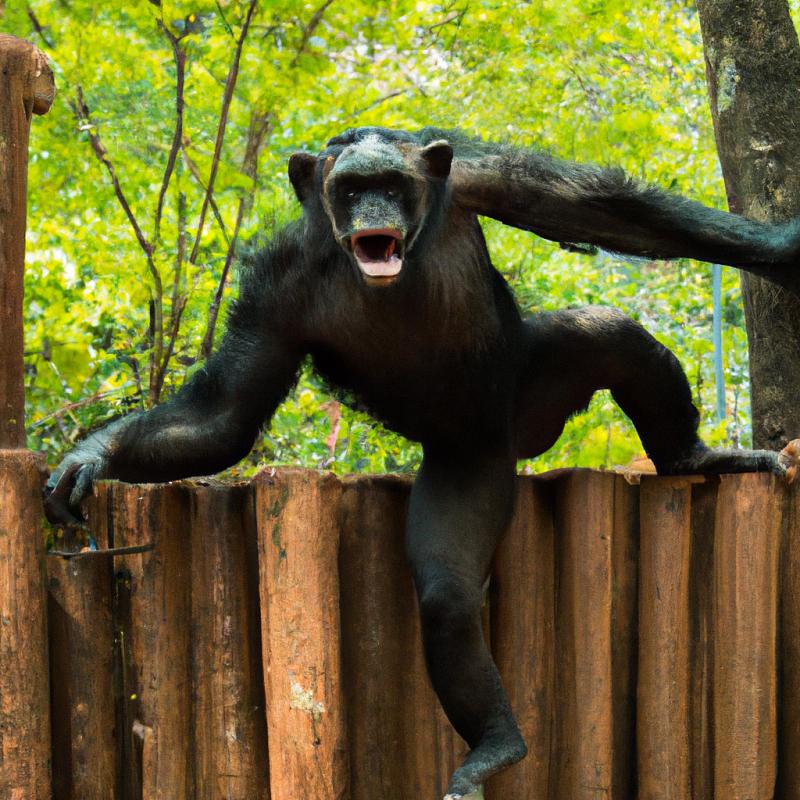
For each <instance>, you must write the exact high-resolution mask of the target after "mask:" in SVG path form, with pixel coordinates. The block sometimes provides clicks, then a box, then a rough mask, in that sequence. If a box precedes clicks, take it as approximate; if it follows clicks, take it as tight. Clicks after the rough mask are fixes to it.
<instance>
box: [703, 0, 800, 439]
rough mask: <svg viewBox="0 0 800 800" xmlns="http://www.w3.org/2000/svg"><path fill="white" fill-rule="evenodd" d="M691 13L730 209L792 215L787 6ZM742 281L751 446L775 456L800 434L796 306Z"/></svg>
mask: <svg viewBox="0 0 800 800" xmlns="http://www.w3.org/2000/svg"><path fill="white" fill-rule="evenodd" d="M697 9H698V12H699V15H700V24H701V27H702V31H703V41H704V43H705V53H706V74H707V78H708V86H709V95H710V99H711V114H712V116H713V119H714V130H715V133H716V139H717V150H718V152H719V158H720V162H721V164H722V172H723V175H724V177H725V188H726V190H727V194H728V204H729V206H730V209H731V211H734V212H736V213H738V214H743V215H744V216H747V217H752V218H753V219H758V220H765V221H766V220H772V221H777V220H785V219H788V218H790V217H793V216H797V215H798V214H800V168H798V165H800V136H799V135H798V133H797V132H798V130H800V44H798V39H797V32H796V31H795V28H794V25H793V24H792V20H791V17H790V16H789V7H788V5H787V3H786V0H698V1H697ZM798 269H800V264H799V265H798ZM741 277H742V291H743V294H744V303H745V315H746V318H747V335H748V339H749V341H750V380H751V386H752V416H753V444H754V446H755V447H763V448H769V449H773V450H779V449H781V448H782V447H783V446H784V445H785V444H786V443H787V441H788V440H790V439H792V438H793V437H795V436H796V435H797V433H798V431H800V403H798V402H797V400H796V386H797V385H798V381H800V304H798V302H797V299H796V298H794V297H792V296H791V295H789V294H788V293H786V292H785V291H784V290H782V289H780V288H778V287H776V286H775V285H774V284H771V283H769V282H768V281H765V280H763V279H761V278H757V277H755V276H753V275H746V274H744V273H743V274H742V276H741Z"/></svg>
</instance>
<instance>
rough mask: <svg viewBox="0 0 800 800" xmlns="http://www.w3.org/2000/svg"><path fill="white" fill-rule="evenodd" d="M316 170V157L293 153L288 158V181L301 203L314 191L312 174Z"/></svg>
mask: <svg viewBox="0 0 800 800" xmlns="http://www.w3.org/2000/svg"><path fill="white" fill-rule="evenodd" d="M316 169H317V157H316V156H313V155H311V153H294V154H293V155H292V156H290V157H289V180H290V181H291V182H292V186H294V193H295V194H296V195H297V199H298V200H299V201H300V202H301V203H302V202H303V201H304V200H305V199H306V198H307V197H308V196H309V195H310V194H311V192H312V191H313V189H314V173H315V172H316Z"/></svg>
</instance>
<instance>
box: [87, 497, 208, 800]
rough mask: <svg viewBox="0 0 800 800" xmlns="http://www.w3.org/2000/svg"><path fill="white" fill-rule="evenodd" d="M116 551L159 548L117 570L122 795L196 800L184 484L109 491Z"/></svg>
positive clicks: (145, 799)
mask: <svg viewBox="0 0 800 800" xmlns="http://www.w3.org/2000/svg"><path fill="white" fill-rule="evenodd" d="M99 491H100V499H101V501H102V499H103V492H107V493H108V495H107V502H108V504H109V505H108V518H109V519H110V520H112V522H113V528H112V530H110V531H109V533H108V539H109V544H110V545H111V546H116V547H122V546H132V545H142V544H147V543H150V542H152V543H154V544H155V549H154V550H152V551H150V552H146V553H141V554H136V555H131V556H125V558H124V563H123V564H119V565H117V566H116V568H117V570H119V571H121V572H122V573H123V574H124V575H125V576H126V583H127V584H128V585H127V586H122V587H120V589H121V590H123V591H124V590H126V589H127V591H128V592H129V595H128V596H127V597H126V598H125V605H126V606H127V608H128V609H129V612H128V613H129V617H128V616H127V615H122V614H119V613H118V614H117V630H118V637H119V646H120V654H119V658H120V660H121V662H122V675H123V683H122V686H121V687H120V688H121V703H120V708H119V713H120V715H121V722H120V727H121V728H122V731H121V733H122V736H123V737H124V738H123V744H124V745H126V747H125V748H124V750H123V753H122V770H123V774H122V776H121V780H122V792H123V796H125V797H131V798H134V797H136V796H137V794H138V793H139V792H141V797H142V800H171V798H175V797H187V798H191V797H194V796H195V794H194V792H195V770H194V753H193V734H194V722H193V714H192V680H191V679H192V672H191V669H192V641H193V636H192V629H191V556H190V554H191V535H190V527H189V498H188V489H187V487H186V486H185V485H182V484H167V485H149V486H139V485H130V484H123V483H114V484H106V485H104V486H103V487H102V488H101V489H100V490H99Z"/></svg>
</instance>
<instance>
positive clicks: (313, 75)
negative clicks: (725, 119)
mask: <svg viewBox="0 0 800 800" xmlns="http://www.w3.org/2000/svg"><path fill="white" fill-rule="evenodd" d="M791 6H792V13H793V17H794V19H795V21H796V20H797V18H798V17H797V14H798V7H799V6H800V0H794V2H793V3H792V4H791ZM0 30H2V31H4V32H8V33H12V34H14V35H16V36H21V37H24V38H26V39H29V40H30V41H32V42H34V43H35V44H36V45H37V46H39V47H40V48H41V49H42V50H43V51H44V52H45V53H47V55H48V56H49V57H50V59H51V61H52V64H53V67H54V70H55V74H56V82H57V85H58V88H59V95H58V97H57V100H56V103H55V106H54V108H53V110H52V111H51V112H50V114H49V115H48V116H47V117H46V118H44V119H42V120H38V121H37V122H36V124H35V125H34V126H33V132H32V141H31V161H30V173H29V230H28V243H27V247H28V254H27V275H26V281H27V282H26V314H27V318H26V335H27V339H26V381H27V386H26V389H27V403H28V406H27V429H28V431H29V446H30V447H31V448H32V449H34V450H44V451H46V452H47V453H48V455H49V459H50V461H51V462H52V463H54V462H55V461H56V460H57V459H58V456H59V455H60V454H62V453H63V452H64V451H66V450H67V449H69V448H70V447H71V445H72V444H73V443H74V442H75V441H76V440H77V439H78V438H80V437H82V436H83V435H85V433H86V432H87V431H88V430H90V429H91V428H92V427H95V426H97V425H99V424H101V423H103V422H105V421H107V420H108V419H110V418H113V417H114V416H117V415H119V414H122V413H126V412H128V411H131V410H134V409H137V408H147V407H149V406H150V405H152V404H153V403H155V402H158V401H159V400H161V399H164V398H165V397H166V396H168V395H169V394H170V393H172V392H173V391H175V390H176V388H178V387H179V386H180V385H181V384H182V383H183V382H184V381H185V380H186V378H187V376H189V375H191V373H192V372H193V371H194V370H196V369H198V368H200V367H201V365H202V362H203V358H204V357H205V355H206V354H207V353H208V352H209V350H210V348H211V347H212V344H213V341H214V340H215V339H218V337H219V336H220V335H221V333H222V331H223V329H224V315H225V308H226V306H227V304H228V303H229V301H230V299H231V298H232V297H235V292H236V286H235V284H236V258H237V254H238V253H240V252H242V251H243V250H244V249H246V248H247V247H252V246H256V245H257V243H258V242H259V241H263V240H265V239H266V238H268V237H269V235H270V232H271V231H273V230H274V229H275V227H276V226H280V225H281V224H283V223H285V222H287V221H288V220H289V219H291V218H292V217H294V216H296V215H297V214H298V213H299V207H298V204H297V202H296V200H295V199H294V196H293V193H292V190H291V187H290V185H289V182H288V178H287V177H286V162H287V159H288V157H289V155H290V154H291V153H292V152H294V151H296V150H298V149H308V150H311V151H312V152H313V151H318V150H319V149H321V148H322V147H323V145H324V143H325V141H326V140H327V139H328V138H330V136H332V135H334V134H336V133H338V132H340V131H342V130H343V129H345V128H348V127H351V126H355V125H381V126H387V127H402V128H411V129H414V128H418V127H421V126H423V125H426V124H431V125H437V126H441V127H459V128H462V129H464V130H466V131H469V132H471V133H474V134H476V135H480V136H482V137H485V138H487V139H491V140H502V141H506V142H510V143H513V144H516V145H521V146H534V147H539V148H542V149H545V150H547V151H550V152H552V153H553V154H555V155H558V156H560V157H564V158H568V159H573V160H576V161H584V162H587V161H588V162H594V163H599V164H603V165H607V164H609V165H610V164H613V165H619V166H622V167H624V168H625V169H626V170H627V171H628V173H629V174H630V175H632V176H634V177H636V178H639V179H642V180H646V181H649V182H653V183H656V184H658V185H659V186H661V187H663V188H666V189H669V190H672V191H676V192H680V193H681V194H685V195H688V196H690V197H692V198H693V199H697V200H700V201H702V202H704V203H706V204H709V205H713V206H716V207H718V208H725V207H726V206H725V197H724V187H723V183H722V178H721V174H720V169H719V164H718V160H717V155H716V151H715V146H714V135H713V130H712V123H711V116H710V112H709V109H708V98H707V94H706V82H705V74H704V70H705V67H704V61H703V50H702V42H701V38H700V28H699V22H698V19H697V15H696V11H695V9H694V5H693V3H691V2H684V0H638V2H636V3H633V2H630V0H575V2H573V3H569V4H566V3H563V2H555V1H554V0H532V2H527V3H525V2H516V3H505V2H497V0H455V1H454V2H443V3H442V2H427V0H417V1H416V2H411V1H410V0H390V1H385V2H374V0H370V2H366V1H362V0H347V2H345V0H324V2H323V0H318V2H316V3H304V2H298V1H297V0H261V2H257V0H246V1H240V0H228V2H223V1H222V0H220V1H219V2H209V1H208V0H197V1H196V2H186V3H183V2H175V3H173V2H159V0H149V2H145V0H140V2H136V3H109V4H98V3H95V2H87V1H86V0H37V1H36V2H32V3H20V2H14V1H12V2H10V3H6V4H3V2H2V0H0ZM482 224H483V228H484V231H485V233H486V237H487V240H488V242H489V248H490V252H491V254H492V257H493V260H494V263H495V266H496V267H497V269H498V270H499V271H500V272H501V273H502V274H503V275H504V276H505V277H506V278H507V279H508V280H509V281H510V283H511V285H512V286H513V288H514V290H515V293H516V296H517V299H518V302H519V305H520V307H521V309H522V310H523V312H527V311H535V310H539V309H555V308H568V307H574V306H580V305H586V304H591V303H600V304H606V305H612V306H616V307H618V308H620V309H622V310H623V311H625V313H627V314H628V315H630V316H632V317H634V318H635V319H637V320H638V321H639V322H641V323H642V324H643V325H644V326H645V327H646V328H647V329H648V330H649V331H650V332H651V333H653V334H654V335H655V336H656V337H657V338H658V339H659V340H660V341H662V342H663V343H664V344H665V345H667V346H668V347H670V348H671V349H672V350H674V351H675V353H676V354H677V355H678V357H679V358H680V360H681V362H682V364H683V366H684V369H685V370H686V372H687V375H688V377H689V380H690V383H691V385H692V391H693V394H694V397H695V402H696V403H697V405H698V407H699V408H700V410H701V414H702V420H703V422H702V430H703V435H704V437H705V439H706V440H707V441H708V442H710V443H714V444H727V445H733V446H737V445H741V446H746V445H748V444H749V442H750V421H749V384H748V374H747V337H746V333H745V328H744V316H743V312H742V304H741V293H740V290H739V280H738V275H737V273H736V271H735V270H730V269H727V268H725V269H723V270H722V299H721V306H720V311H719V315H718V316H719V318H720V321H721V325H722V348H721V350H720V349H716V350H715V346H714V340H713V324H712V323H713V316H714V315H713V312H712V308H713V306H712V267H711V266H710V265H707V264H700V263H696V262H690V261H678V262H670V263H663V262H648V261H645V260H638V261H630V260H621V259H620V258H618V257H615V256H613V255H609V254H603V253H601V254H599V255H596V256H587V255H582V254H578V253H570V252H566V251H564V250H562V249H560V248H559V247H558V246H557V245H554V244H552V243H550V242H546V241H544V240H541V239H537V238H536V237H534V236H533V235H531V234H528V233H524V232H522V231H518V230H514V229H511V228H507V227H504V226H502V225H500V224H499V223H495V222H492V221H489V220H482ZM410 322H411V321H410ZM715 354H716V358H717V359H721V360H722V365H723V371H724V403H723V405H724V413H723V414H720V413H719V411H720V409H718V407H717V406H718V403H717V383H716V379H715V369H714V367H715ZM443 379H446V376H445V377H443ZM640 453H641V445H640V444H639V441H638V438H637V437H636V434H635V431H634V430H633V428H632V426H631V425H630V423H629V422H628V420H627V419H626V418H625V416H624V415H623V414H622V412H621V411H619V409H618V408H617V407H616V406H615V405H614V403H613V402H612V401H611V398H610V396H609V395H608V393H606V392H602V393H598V394H597V395H596V396H595V398H594V399H593V401H592V403H591V406H590V408H589V410H588V411H587V412H586V413H583V414H580V415H578V416H576V417H574V418H573V419H572V420H571V421H570V422H569V423H568V425H567V427H566V429H565V431H564V434H563V435H562V437H561V439H560V440H559V442H558V443H557V444H556V445H555V447H554V448H553V449H552V450H551V451H549V452H548V453H547V454H545V455H544V456H542V457H540V458H538V459H536V460H535V461H532V462H526V463H525V464H523V465H521V466H522V468H523V469H525V470H527V471H537V472H538V471H542V470H544V469H549V468H552V467H554V466H566V465H570V466H591V467H611V466H614V465H616V464H624V463H627V462H628V461H629V460H630V459H631V458H632V457H635V456H636V455H639V454H640ZM420 455H421V454H420V451H419V448H418V447H417V446H416V445H414V444H412V443H409V442H407V441H405V440H403V439H402V438H401V437H398V436H396V435H394V434H392V433H390V432H388V431H386V430H384V429H382V428H381V427H380V426H379V425H377V424H376V423H375V422H374V421H372V420H371V419H369V418H368V417H366V416H364V415H362V414H359V413H356V412H353V411H350V410H349V409H347V408H345V407H343V406H341V405H340V404H339V403H337V402H336V401H335V400H334V399H332V398H331V396H330V395H329V394H328V393H327V392H326V390H325V387H324V385H323V384H322V383H321V382H320V381H319V379H318V378H317V377H316V376H315V375H314V374H313V372H312V371H311V370H310V369H309V368H308V366H306V367H305V368H304V370H303V372H302V375H301V378H300V381H299V383H298V386H297V388H296V390H295V391H294V392H293V393H292V394H291V395H290V397H289V399H288V400H287V401H286V402H285V403H284V404H283V406H282V407H281V408H280V409H279V411H278V413H277V414H276V416H275V418H274V420H273V423H272V425H271V427H270V428H269V429H267V430H265V431H264V432H263V434H262V436H261V437H260V438H259V441H258V443H257V446H256V447H255V448H254V450H253V452H252V453H251V455H250V456H249V457H248V459H247V460H246V461H245V462H242V464H240V465H239V466H238V467H237V468H236V470H235V471H236V472H237V473H239V474H248V473H249V472H251V471H253V470H255V469H257V468H258V466H259V465H264V464H265V463H278V464H286V463H292V464H301V465H304V466H308V467H321V466H323V467H326V468H330V469H333V470H335V471H337V472H350V471H373V472H384V471H401V472H403V471H410V470H413V469H415V468H416V467H417V466H418V463H419V460H420Z"/></svg>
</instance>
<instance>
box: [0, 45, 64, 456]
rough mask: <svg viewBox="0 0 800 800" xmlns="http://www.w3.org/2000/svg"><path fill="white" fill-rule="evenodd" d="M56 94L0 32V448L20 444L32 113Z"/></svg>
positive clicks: (30, 56) (47, 77)
mask: <svg viewBox="0 0 800 800" xmlns="http://www.w3.org/2000/svg"><path fill="white" fill-rule="evenodd" d="M54 96H55V84H54V82H53V73H52V72H51V70H50V67H49V66H48V65H47V59H46V57H45V56H44V54H43V53H41V52H40V51H39V50H37V49H36V48H35V47H34V46H33V45H32V44H29V43H28V42H25V41H23V40H22V39H16V38H14V37H13V36H8V35H6V34H0V449H15V448H20V447H25V390H24V383H23V363H22V353H23V346H22V293H23V288H22V287H23V275H24V266H25V264H24V262H25V212H26V200H27V180H28V136H29V133H30V126H31V114H44V113H45V112H47V110H48V109H49V108H50V104H51V103H52V102H53V97H54Z"/></svg>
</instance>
